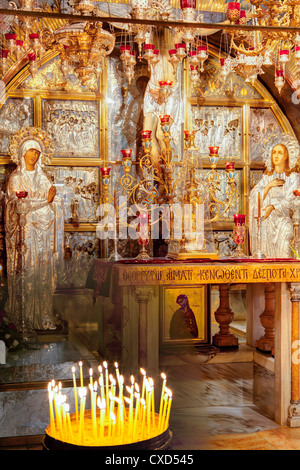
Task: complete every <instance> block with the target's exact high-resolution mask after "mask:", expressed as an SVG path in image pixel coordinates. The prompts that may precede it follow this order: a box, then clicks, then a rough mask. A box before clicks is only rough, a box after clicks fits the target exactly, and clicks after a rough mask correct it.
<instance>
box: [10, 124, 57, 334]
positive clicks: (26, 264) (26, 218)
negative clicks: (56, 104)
mask: <svg viewBox="0 0 300 470" xmlns="http://www.w3.org/2000/svg"><path fill="white" fill-rule="evenodd" d="M51 145H52V144H51V141H49V139H48V137H47V135H46V133H45V132H44V131H42V130H41V129H36V128H25V129H22V130H21V131H19V133H17V134H16V135H15V136H14V137H13V139H12V141H11V144H10V155H11V159H12V161H14V162H15V163H17V168H16V169H15V171H14V172H13V173H12V174H11V176H10V178H9V181H8V185H7V190H6V195H5V240H6V250H7V275H8V295H9V297H8V301H7V304H6V310H7V313H8V316H9V318H10V320H11V321H12V322H13V323H15V325H16V326H17V328H18V329H19V330H20V331H21V330H22V331H24V329H25V330H26V331H33V330H55V329H56V328H57V325H56V319H55V315H54V313H53V292H54V289H55V284H56V271H55V267H56V266H55V265H56V263H57V262H58V261H59V260H60V259H61V258H62V257H63V253H64V250H63V248H64V247H63V244H64V243H63V237H64V213H63V202H62V199H61V198H60V197H59V196H58V195H57V194H56V188H55V187H54V186H53V185H52V183H51V182H50V181H49V180H48V178H47V176H46V174H45V173H44V171H43V169H42V167H43V165H45V164H47V163H49V161H50V158H51V156H52V152H53V150H52V147H51Z"/></svg>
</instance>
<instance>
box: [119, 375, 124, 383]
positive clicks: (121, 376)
mask: <svg viewBox="0 0 300 470" xmlns="http://www.w3.org/2000/svg"><path fill="white" fill-rule="evenodd" d="M119 382H120V384H121V385H123V384H124V377H123V375H120V377H119Z"/></svg>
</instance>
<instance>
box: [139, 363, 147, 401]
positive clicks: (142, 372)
mask: <svg viewBox="0 0 300 470" xmlns="http://www.w3.org/2000/svg"><path fill="white" fill-rule="evenodd" d="M140 372H141V374H142V375H143V385H142V399H144V397H145V381H146V371H145V370H144V369H142V368H141V369H140Z"/></svg>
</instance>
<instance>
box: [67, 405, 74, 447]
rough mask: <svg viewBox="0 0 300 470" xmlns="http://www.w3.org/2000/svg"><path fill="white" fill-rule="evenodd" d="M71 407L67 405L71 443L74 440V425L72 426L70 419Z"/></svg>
mask: <svg viewBox="0 0 300 470" xmlns="http://www.w3.org/2000/svg"><path fill="white" fill-rule="evenodd" d="M69 410H70V406H69V405H68V404H66V415H67V423H68V432H69V438H70V440H71V441H73V440H74V438H73V430H72V424H71V418H70V413H69Z"/></svg>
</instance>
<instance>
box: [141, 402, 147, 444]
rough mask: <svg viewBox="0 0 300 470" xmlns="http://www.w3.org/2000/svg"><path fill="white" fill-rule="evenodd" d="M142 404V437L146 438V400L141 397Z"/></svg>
mask: <svg viewBox="0 0 300 470" xmlns="http://www.w3.org/2000/svg"><path fill="white" fill-rule="evenodd" d="M141 406H142V408H143V415H142V439H143V438H144V433H145V421H146V407H147V404H146V401H145V400H144V399H143V398H141Z"/></svg>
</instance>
